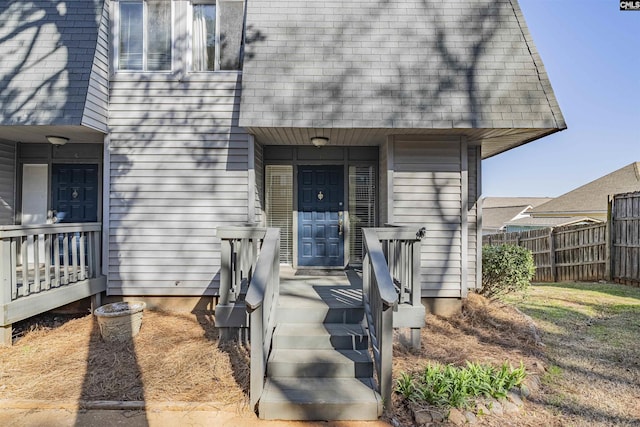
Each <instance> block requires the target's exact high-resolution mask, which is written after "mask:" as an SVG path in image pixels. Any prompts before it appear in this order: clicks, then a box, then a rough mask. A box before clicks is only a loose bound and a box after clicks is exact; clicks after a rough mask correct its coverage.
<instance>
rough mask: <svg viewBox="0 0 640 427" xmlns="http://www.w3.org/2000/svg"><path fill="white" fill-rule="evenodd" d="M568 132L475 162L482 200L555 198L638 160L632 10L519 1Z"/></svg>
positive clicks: (575, 0)
mask: <svg viewBox="0 0 640 427" xmlns="http://www.w3.org/2000/svg"><path fill="white" fill-rule="evenodd" d="M519 3H520V7H521V8H522V11H523V13H524V16H525V20H526V21H527V25H528V26H529V31H530V32H531V34H532V36H533V40H534V42H535V44H536V47H537V48H538V51H539V52H540V55H541V56H542V61H543V63H544V65H545V68H546V70H547V73H548V74H549V77H550V79H551V85H552V86H553V90H554V92H555V95H556V98H557V99H558V102H559V103H560V108H561V109H562V113H563V115H564V118H565V121H566V122H567V125H568V129H566V130H564V131H562V132H558V133H556V134H553V135H551V136H547V137H546V138H543V139H540V140H537V141H534V142H531V143H529V144H526V145H524V146H521V147H518V148H515V149H513V150H510V151H507V152H505V153H502V154H499V155H497V156H494V157H492V158H490V159H487V160H484V161H483V164H482V166H483V171H482V173H483V180H482V185H483V189H482V190H483V191H482V192H483V196H552V197H555V196H559V195H561V194H564V193H566V192H568V191H571V190H573V189H574V188H576V187H579V186H581V185H583V184H586V183H588V182H590V181H593V180H594V179H597V178H599V177H601V176H603V175H606V174H608V173H610V172H613V171H614V170H616V169H619V168H621V167H623V166H626V165H628V164H629V163H632V162H634V161H640V11H630V12H622V11H620V10H619V1H618V0H519Z"/></svg>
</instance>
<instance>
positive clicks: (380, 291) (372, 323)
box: [362, 227, 425, 405]
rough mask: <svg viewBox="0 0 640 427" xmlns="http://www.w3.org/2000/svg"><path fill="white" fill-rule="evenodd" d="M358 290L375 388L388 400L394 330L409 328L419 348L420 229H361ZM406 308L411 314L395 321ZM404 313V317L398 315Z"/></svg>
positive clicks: (422, 316) (390, 384) (421, 313)
mask: <svg viewBox="0 0 640 427" xmlns="http://www.w3.org/2000/svg"><path fill="white" fill-rule="evenodd" d="M362 234H363V242H364V257H363V262H362V288H363V289H362V293H363V298H364V309H365V315H366V319H367V329H368V332H369V339H370V342H371V347H372V351H373V356H374V364H375V368H376V375H377V377H378V387H379V388H380V390H379V392H380V394H381V395H382V399H383V402H384V404H385V405H388V404H389V402H390V401H391V400H390V399H391V392H392V389H393V379H392V375H391V366H392V362H393V360H392V359H393V328H394V327H403V326H406V327H411V331H412V345H414V346H417V347H419V346H420V327H421V326H423V325H424V314H425V312H424V307H423V306H422V303H421V288H420V280H419V277H420V239H421V235H420V232H419V233H418V234H416V232H415V230H413V229H409V228H395V227H390V228H365V229H363V231H362ZM402 307H407V308H408V309H409V311H408V312H407V313H409V316H403V317H404V318H401V319H399V321H396V319H394V317H395V316H398V315H403V314H405V313H403V311H402ZM398 317H402V316H398Z"/></svg>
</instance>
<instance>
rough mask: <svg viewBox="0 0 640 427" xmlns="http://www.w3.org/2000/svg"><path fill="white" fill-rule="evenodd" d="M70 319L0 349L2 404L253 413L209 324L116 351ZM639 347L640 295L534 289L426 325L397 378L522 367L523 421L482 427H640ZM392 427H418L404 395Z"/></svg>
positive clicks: (391, 414)
mask: <svg viewBox="0 0 640 427" xmlns="http://www.w3.org/2000/svg"><path fill="white" fill-rule="evenodd" d="M514 305H515V306H517V307H519V309H520V310H521V311H518V310H517V309H516V308H514ZM523 313H526V314H528V315H529V316H531V317H532V318H533V321H531V320H527V318H526V317H525V315H524V314H523ZM39 319H40V320H39ZM64 320H66V319H62V318H58V320H56V321H52V320H51V316H49V315H47V316H42V317H39V318H34V319H32V320H31V321H29V322H26V323H25V324H23V325H22V326H21V327H22V329H23V330H24V331H25V332H24V334H23V336H22V337H20V338H19V339H17V340H16V342H15V343H14V346H13V347H10V348H0V399H41V400H67V401H76V402H83V401H110V400H124V401H144V402H146V403H148V404H151V403H154V402H160V403H162V402H217V403H220V404H224V405H227V407H228V406H229V405H231V407H233V408H235V410H236V411H238V413H243V414H250V410H249V408H248V405H247V400H248V399H247V396H248V380H249V355H248V352H247V351H246V349H245V348H243V347H241V346H227V347H220V346H219V344H218V335H217V331H216V329H215V328H214V327H213V319H212V318H211V317H207V316H200V315H199V316H196V315H192V314H169V313H159V312H149V311H145V315H144V320H143V325H142V329H141V331H140V334H139V335H138V336H136V337H135V338H134V339H133V340H131V341H130V342H127V343H123V344H121V345H114V344H107V343H104V342H103V341H102V340H101V338H100V333H99V330H98V327H97V324H96V323H95V321H94V319H93V318H92V316H84V317H80V318H77V319H72V320H69V321H64ZM533 322H535V325H536V326H537V328H533V325H534V323H533ZM18 326H19V325H18ZM19 327H20V326H19ZM540 342H542V343H543V345H540ZM639 350H640V289H637V288H625V287H617V285H598V284H586V285H544V286H534V287H533V288H532V289H531V290H530V291H529V292H528V294H525V295H524V296H523V295H516V296H513V297H510V298H508V301H507V302H501V301H495V302H488V301H487V300H485V299H483V298H481V297H479V296H477V295H471V296H470V298H469V299H468V300H467V301H466V302H465V304H464V309H463V311H462V312H461V313H460V314H459V315H457V316H454V317H452V318H449V319H446V318H441V317H436V316H428V317H427V327H426V328H424V330H423V332H422V348H421V350H420V351H413V350H411V349H410V348H408V347H406V346H404V345H402V344H401V343H400V342H398V343H397V344H396V345H395V346H394V376H395V377H397V376H398V375H399V373H400V372H401V371H414V370H420V369H422V367H424V365H425V364H426V363H428V362H430V361H431V362H440V363H453V364H455V365H464V363H465V362H466V361H476V362H482V363H491V364H495V365H500V364H502V363H503V362H505V361H507V362H510V363H512V364H513V365H514V366H517V365H519V363H520V361H522V362H523V363H524V364H525V366H526V368H527V371H528V372H529V376H530V378H535V379H538V380H539V381H534V383H533V387H532V391H533V394H532V395H531V396H530V397H529V399H527V400H526V401H525V404H524V406H523V408H522V409H521V411H520V412H519V413H518V414H516V415H509V416H503V417H496V416H493V415H486V416H482V417H479V418H478V425H486V426H565V425H572V426H592V425H595V426H611V425H622V426H640V365H639V361H640V359H639V358H638V354H640V352H639ZM385 418H386V419H387V420H389V421H392V419H393V421H395V422H396V423H399V424H400V425H414V424H415V423H414V421H413V419H412V416H411V412H410V411H409V410H408V407H407V405H406V403H405V402H402V401H401V400H400V398H399V396H395V397H394V402H393V407H392V409H391V410H390V411H388V413H387V415H386V416H385Z"/></svg>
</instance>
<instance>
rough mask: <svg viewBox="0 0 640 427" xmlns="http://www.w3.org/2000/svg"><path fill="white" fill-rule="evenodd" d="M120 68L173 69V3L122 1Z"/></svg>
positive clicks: (143, 0)
mask: <svg viewBox="0 0 640 427" xmlns="http://www.w3.org/2000/svg"><path fill="white" fill-rule="evenodd" d="M119 18H120V19H119V34H118V70H135V71H170V70H171V2H169V1H164V0H139V1H129V0H127V1H120V2H119Z"/></svg>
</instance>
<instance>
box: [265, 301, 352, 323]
mask: <svg viewBox="0 0 640 427" xmlns="http://www.w3.org/2000/svg"><path fill="white" fill-rule="evenodd" d="M276 313H277V322H278V323H316V324H318V323H360V322H362V320H363V319H364V308H360V307H329V306H327V305H316V306H313V307H296V306H294V305H286V306H284V305H280V306H279V307H278V310H277V312H276Z"/></svg>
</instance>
